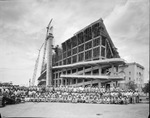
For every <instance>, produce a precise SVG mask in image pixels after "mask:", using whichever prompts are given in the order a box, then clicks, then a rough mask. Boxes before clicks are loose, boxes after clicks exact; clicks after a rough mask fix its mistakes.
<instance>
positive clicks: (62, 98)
mask: <svg viewBox="0 0 150 118" xmlns="http://www.w3.org/2000/svg"><path fill="white" fill-rule="evenodd" d="M0 95H3V97H5V98H11V99H13V100H14V101H15V102H16V103H20V102H63V103H95V104H135V103H138V102H139V93H138V91H133V90H122V89H119V88H111V89H105V88H104V87H101V88H98V87H73V86H60V87H49V88H38V87H36V88H14V87H10V88H8V87H7V88H2V87H1V88H0Z"/></svg>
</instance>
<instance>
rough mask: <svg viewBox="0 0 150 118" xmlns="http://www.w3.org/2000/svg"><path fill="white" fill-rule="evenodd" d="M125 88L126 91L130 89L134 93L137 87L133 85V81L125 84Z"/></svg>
mask: <svg viewBox="0 0 150 118" xmlns="http://www.w3.org/2000/svg"><path fill="white" fill-rule="evenodd" d="M126 86H127V88H128V89H131V90H133V91H135V90H136V88H137V85H136V84H135V83H134V81H129V82H128V83H126Z"/></svg>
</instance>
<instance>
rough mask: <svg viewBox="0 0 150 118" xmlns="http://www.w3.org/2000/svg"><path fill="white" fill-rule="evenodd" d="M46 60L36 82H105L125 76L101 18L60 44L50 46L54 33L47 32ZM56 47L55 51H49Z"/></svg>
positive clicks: (42, 84)
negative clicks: (120, 69)
mask: <svg viewBox="0 0 150 118" xmlns="http://www.w3.org/2000/svg"><path fill="white" fill-rule="evenodd" d="M48 40H49V42H48V43H47V50H48V51H47V55H48V56H47V57H48V59H47V63H46V64H45V65H44V66H43V67H42V72H41V75H40V77H39V78H38V86H60V85H71V86H99V87H100V86H105V87H106V88H107V87H111V86H113V85H115V86H116V85H117V83H118V81H121V80H123V79H124V75H123V74H122V73H121V72H122V71H120V72H119V69H118V67H119V66H120V65H123V64H125V61H124V60H123V59H121V58H120V56H119V53H118V52H117V48H116V47H115V46H114V44H113V42H112V40H111V38H110V36H109V34H108V32H107V30H106V27H105V25H104V23H103V20H102V19H99V20H97V21H95V22H93V23H91V24H90V25H88V26H86V27H85V28H83V29H81V30H80V31H78V32H77V33H76V34H74V35H73V36H72V37H71V38H70V39H68V40H66V41H65V42H63V43H62V45H61V47H59V46H57V47H56V48H53V46H52V40H53V34H52V33H48V35H47V37H46V41H48ZM53 49H55V51H52V50H53Z"/></svg>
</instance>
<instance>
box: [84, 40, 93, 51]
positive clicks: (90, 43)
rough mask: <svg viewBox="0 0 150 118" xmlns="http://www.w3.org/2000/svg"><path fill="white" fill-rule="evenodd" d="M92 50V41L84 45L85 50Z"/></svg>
mask: <svg viewBox="0 0 150 118" xmlns="http://www.w3.org/2000/svg"><path fill="white" fill-rule="evenodd" d="M90 48H92V41H90V42H88V43H86V44H85V50H87V49H90Z"/></svg>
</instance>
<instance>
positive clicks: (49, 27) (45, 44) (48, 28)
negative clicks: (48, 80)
mask: <svg viewBox="0 0 150 118" xmlns="http://www.w3.org/2000/svg"><path fill="white" fill-rule="evenodd" d="M52 20H53V19H51V20H50V22H49V24H48V26H47V32H46V38H45V43H44V53H43V58H42V67H41V74H42V72H43V69H44V64H45V55H46V47H47V36H48V33H49V31H51V30H52V28H53V27H51V26H50V25H51V22H52Z"/></svg>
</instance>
